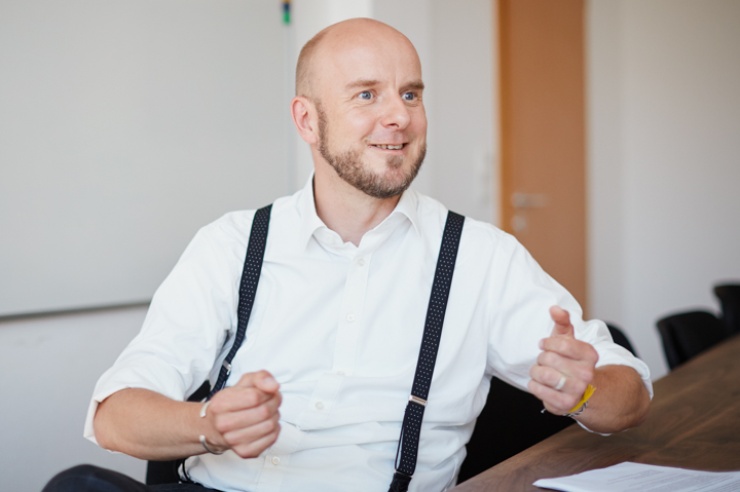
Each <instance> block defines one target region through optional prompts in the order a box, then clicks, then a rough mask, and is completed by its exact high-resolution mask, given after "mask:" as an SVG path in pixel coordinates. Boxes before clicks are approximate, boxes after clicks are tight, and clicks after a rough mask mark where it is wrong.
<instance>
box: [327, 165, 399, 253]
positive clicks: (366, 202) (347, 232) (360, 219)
mask: <svg viewBox="0 0 740 492" xmlns="http://www.w3.org/2000/svg"><path fill="white" fill-rule="evenodd" d="M324 171H325V172H321V171H320V170H319V169H318V168H317V169H316V172H315V174H314V182H313V190H314V200H315V203H316V213H317V214H318V215H319V217H320V218H321V220H322V221H323V222H324V224H326V225H327V227H329V229H331V230H333V231H334V232H336V233H337V234H339V236H340V237H341V238H342V240H344V241H347V242H351V243H352V244H354V245H355V246H357V245H359V244H360V241H361V240H362V236H364V235H365V233H366V232H367V231H369V230H370V229H372V228H373V227H375V226H377V225H378V224H380V223H381V222H383V220H385V218H386V217H388V216H389V215H390V214H391V212H393V209H395V208H396V205H397V204H398V201H399V199H400V198H401V197H400V196H394V197H390V198H374V197H372V196H369V195H367V194H365V193H364V192H362V191H360V190H358V189H356V188H355V187H353V186H351V185H349V184H348V183H346V182H345V181H344V180H342V179H341V178H340V177H339V176H337V175H336V173H335V172H334V170H333V169H331V170H329V171H328V172H326V170H324Z"/></svg>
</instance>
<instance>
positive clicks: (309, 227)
mask: <svg viewBox="0 0 740 492" xmlns="http://www.w3.org/2000/svg"><path fill="white" fill-rule="evenodd" d="M297 204H298V213H299V214H300V217H301V226H300V231H299V236H298V237H299V239H300V242H301V245H302V246H303V247H306V245H307V244H308V242H309V241H310V239H311V237H312V236H313V235H314V233H315V232H316V231H317V230H319V229H321V228H322V227H326V224H324V222H323V221H322V220H321V218H320V217H319V215H318V213H317V212H316V202H315V200H314V190H313V173H312V174H311V176H310V177H309V178H308V181H307V182H306V184H305V186H304V187H303V188H302V189H301V190H300V191H299V192H298V202H297ZM418 204H419V196H418V195H417V193H416V192H415V191H413V190H406V191H405V192H404V193H403V195H401V199H400V200H399V201H398V204H397V205H396V208H395V209H394V210H393V212H391V213H390V215H389V216H388V217H386V218H385V220H383V222H381V223H380V224H378V226H376V229H377V228H380V227H388V226H391V227H392V224H398V223H400V222H402V221H403V219H404V217H405V218H406V219H408V221H409V222H411V225H412V227H413V229H414V230H415V231H416V232H417V233H419V231H420V229H419V217H418Z"/></svg>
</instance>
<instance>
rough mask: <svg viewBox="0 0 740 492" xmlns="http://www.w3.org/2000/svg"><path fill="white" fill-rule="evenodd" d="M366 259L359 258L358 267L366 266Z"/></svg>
mask: <svg viewBox="0 0 740 492" xmlns="http://www.w3.org/2000/svg"><path fill="white" fill-rule="evenodd" d="M364 265H365V258H357V266H364Z"/></svg>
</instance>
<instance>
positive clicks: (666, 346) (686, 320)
mask: <svg viewBox="0 0 740 492" xmlns="http://www.w3.org/2000/svg"><path fill="white" fill-rule="evenodd" d="M657 327H658V333H659V334H660V339H661V341H662V343H663V351H664V352H665V357H666V362H668V367H669V368H670V369H674V368H676V367H678V366H679V365H681V364H683V363H684V362H686V361H688V360H689V359H691V358H692V357H694V356H696V355H698V354H699V353H701V352H703V351H704V350H706V349H708V348H710V347H712V346H714V345H716V344H717V343H719V342H721V341H722V340H724V339H725V338H727V333H726V330H725V327H724V325H723V324H722V321H721V320H720V319H719V318H718V317H717V316H715V315H714V314H712V313H710V312H709V311H701V310H699V311H685V312H680V313H675V314H671V315H669V316H665V317H664V318H661V319H660V320H658V322H657Z"/></svg>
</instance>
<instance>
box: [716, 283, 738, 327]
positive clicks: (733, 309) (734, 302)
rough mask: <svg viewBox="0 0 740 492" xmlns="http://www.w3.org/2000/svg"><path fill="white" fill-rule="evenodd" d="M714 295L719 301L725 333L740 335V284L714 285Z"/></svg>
mask: <svg viewBox="0 0 740 492" xmlns="http://www.w3.org/2000/svg"><path fill="white" fill-rule="evenodd" d="M714 295H715V296H717V299H719V304H720V308H721V309H722V321H723V322H724V323H725V329H726V330H727V333H728V334H729V335H733V334H735V333H740V284H720V285H715V286H714Z"/></svg>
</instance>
